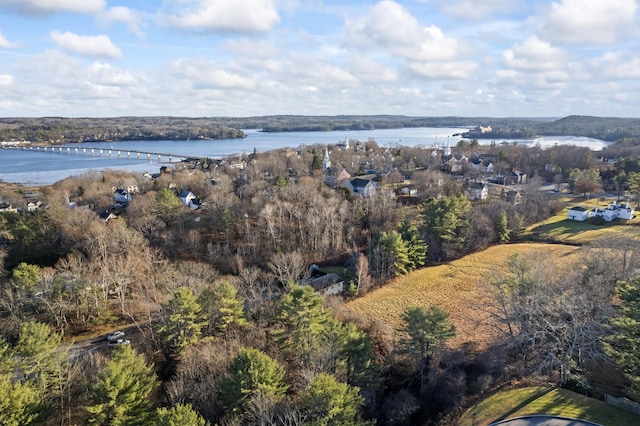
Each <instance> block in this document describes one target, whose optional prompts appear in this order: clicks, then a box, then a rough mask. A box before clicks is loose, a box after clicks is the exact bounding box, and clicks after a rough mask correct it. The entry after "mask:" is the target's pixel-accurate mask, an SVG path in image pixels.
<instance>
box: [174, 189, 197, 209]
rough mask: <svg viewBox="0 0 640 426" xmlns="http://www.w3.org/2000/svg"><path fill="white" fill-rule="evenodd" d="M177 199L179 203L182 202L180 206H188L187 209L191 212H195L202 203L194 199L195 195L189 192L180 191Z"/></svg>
mask: <svg viewBox="0 0 640 426" xmlns="http://www.w3.org/2000/svg"><path fill="white" fill-rule="evenodd" d="M178 197H180V201H182V204H184V205H185V206H189V208H190V209H192V210H197V209H199V208H200V207H201V206H202V203H201V202H200V200H199V199H198V197H196V194H194V193H193V192H191V191H182V192H181V193H180V195H178Z"/></svg>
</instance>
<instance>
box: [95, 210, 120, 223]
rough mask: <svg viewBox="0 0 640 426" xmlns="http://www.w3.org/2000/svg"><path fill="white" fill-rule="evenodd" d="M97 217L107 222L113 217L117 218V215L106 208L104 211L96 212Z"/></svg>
mask: <svg viewBox="0 0 640 426" xmlns="http://www.w3.org/2000/svg"><path fill="white" fill-rule="evenodd" d="M98 217H99V218H100V220H102V221H104V222H107V223H108V222H109V221H110V220H113V219H117V218H118V216H117V215H116V214H115V213H113V212H110V211H108V210H105V211H103V212H101V213H100V214H98Z"/></svg>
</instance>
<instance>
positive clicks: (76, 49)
mask: <svg viewBox="0 0 640 426" xmlns="http://www.w3.org/2000/svg"><path fill="white" fill-rule="evenodd" d="M50 35H51V39H52V40H53V41H54V42H55V43H56V45H58V47H60V48H62V49H64V50H67V51H69V52H73V53H77V54H80V55H85V56H98V57H107V58H119V57H121V56H122V51H121V50H120V49H118V48H117V47H116V46H115V45H114V44H113V43H112V42H111V39H109V37H108V36H106V35H97V36H86V35H79V34H74V33H72V32H69V31H67V32H64V33H61V32H60V31H57V30H53V31H51V34H50Z"/></svg>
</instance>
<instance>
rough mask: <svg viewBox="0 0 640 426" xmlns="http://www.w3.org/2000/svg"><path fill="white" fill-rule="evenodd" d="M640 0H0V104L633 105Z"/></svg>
mask: <svg viewBox="0 0 640 426" xmlns="http://www.w3.org/2000/svg"><path fill="white" fill-rule="evenodd" d="M638 1H640V0H557V1H553V2H551V1H542V0H538V1H527V0H413V1H391V0H383V1H348V0H344V1H324V0H163V1H154V0H129V1H124V0H120V1H115V0H0V116H3V117H16V116H70V117H82V116H97V117H108V116H123V115H138V116H141V115H175V116H252V115H271V114H306V115H314V114H322V115H337V114H404V115H420V116H444V115H458V116H493V117H504V116H520V117H526V116H537V117H561V116H566V115H570V114H584V115H601V116H624V117H638V116H640V114H639V113H638V107H639V106H640V55H639V54H638V52H640V28H639V26H638V23H639V18H638V15H639V14H638Z"/></svg>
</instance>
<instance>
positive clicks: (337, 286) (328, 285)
mask: <svg viewBox="0 0 640 426" xmlns="http://www.w3.org/2000/svg"><path fill="white" fill-rule="evenodd" d="M306 284H308V285H310V286H311V287H313V290H314V291H315V292H316V294H319V295H321V296H322V295H325V294H328V295H335V294H340V293H342V292H343V291H344V280H343V279H342V278H340V276H339V275H338V274H334V273H331V274H326V275H322V276H319V277H317V278H310V279H309V280H307V281H306Z"/></svg>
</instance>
